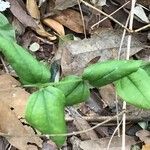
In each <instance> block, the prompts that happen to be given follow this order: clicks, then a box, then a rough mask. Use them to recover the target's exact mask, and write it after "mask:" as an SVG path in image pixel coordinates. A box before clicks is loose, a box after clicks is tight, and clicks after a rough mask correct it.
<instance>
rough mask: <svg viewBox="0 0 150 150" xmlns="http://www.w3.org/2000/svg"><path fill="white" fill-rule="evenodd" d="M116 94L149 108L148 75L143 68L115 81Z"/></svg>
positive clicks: (132, 102) (129, 101)
mask: <svg viewBox="0 0 150 150" xmlns="http://www.w3.org/2000/svg"><path fill="white" fill-rule="evenodd" d="M115 86H116V90H117V93H118V95H119V96H120V97H121V98H122V99H123V100H124V101H126V102H127V103H129V104H132V105H134V106H136V107H139V108H143V109H150V92H149V90H150V76H149V75H148V74H147V73H146V72H145V70H143V69H141V68H140V69H139V70H138V71H137V72H135V73H132V74H130V75H129V76H127V77H125V78H123V79H120V80H118V81H116V82H115Z"/></svg>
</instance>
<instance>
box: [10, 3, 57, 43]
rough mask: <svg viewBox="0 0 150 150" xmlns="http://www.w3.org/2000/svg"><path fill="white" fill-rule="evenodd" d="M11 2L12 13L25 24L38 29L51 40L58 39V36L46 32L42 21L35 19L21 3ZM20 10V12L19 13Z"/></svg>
mask: <svg viewBox="0 0 150 150" xmlns="http://www.w3.org/2000/svg"><path fill="white" fill-rule="evenodd" d="M8 1H9V2H10V4H11V7H10V10H11V12H12V14H13V15H14V16H15V17H16V18H17V19H18V20H19V21H20V22H21V23H22V24H23V25H24V26H25V27H30V28H32V29H33V30H35V31H36V33H37V34H39V35H40V36H43V37H46V38H48V39H49V40H50V41H51V40H56V36H54V35H51V34H50V33H48V32H46V31H45V29H44V28H43V26H42V25H41V23H39V21H38V22H37V21H36V20H34V19H33V18H32V17H31V16H30V15H28V14H27V13H26V11H25V10H24V8H23V7H22V6H21V5H20V3H19V2H18V1H16V0H8ZM18 12H19V13H18ZM32 15H33V14H32Z"/></svg>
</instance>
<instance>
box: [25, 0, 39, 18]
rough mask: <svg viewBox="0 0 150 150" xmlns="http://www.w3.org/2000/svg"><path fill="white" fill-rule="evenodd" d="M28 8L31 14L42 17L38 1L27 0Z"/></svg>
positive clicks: (34, 16)
mask: <svg viewBox="0 0 150 150" xmlns="http://www.w3.org/2000/svg"><path fill="white" fill-rule="evenodd" d="M26 8H27V10H28V12H29V14H30V15H31V16H32V17H33V18H35V19H38V20H39V19H40V11H39V9H38V6H37V1H36V0H27V1H26Z"/></svg>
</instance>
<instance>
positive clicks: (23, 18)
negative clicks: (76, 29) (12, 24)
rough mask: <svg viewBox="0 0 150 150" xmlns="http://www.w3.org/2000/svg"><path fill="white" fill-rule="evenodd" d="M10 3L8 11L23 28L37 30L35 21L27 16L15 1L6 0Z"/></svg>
mask: <svg viewBox="0 0 150 150" xmlns="http://www.w3.org/2000/svg"><path fill="white" fill-rule="evenodd" d="M8 1H9V2H10V6H11V7H10V10H11V12H12V14H13V15H14V16H15V17H16V18H17V19H18V20H19V21H20V22H21V23H22V24H23V25H24V26H25V27H32V28H38V25H37V23H36V22H35V20H34V19H33V18H32V17H31V16H29V15H28V14H27V13H26V11H25V10H24V9H23V8H22V6H21V5H20V4H19V2H18V1H16V0H8Z"/></svg>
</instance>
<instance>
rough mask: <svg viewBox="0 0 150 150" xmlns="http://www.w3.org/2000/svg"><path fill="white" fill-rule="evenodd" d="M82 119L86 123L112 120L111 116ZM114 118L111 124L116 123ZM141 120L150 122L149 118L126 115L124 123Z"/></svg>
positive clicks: (68, 118) (68, 119)
mask: <svg viewBox="0 0 150 150" xmlns="http://www.w3.org/2000/svg"><path fill="white" fill-rule="evenodd" d="M82 118H83V119H84V120H86V121H88V122H102V121H104V120H108V119H109V118H112V116H94V117H92V116H90V117H84V116H82ZM116 118H117V117H116ZM116 118H113V119H111V121H112V122H116ZM118 119H119V121H121V118H118ZM65 120H66V121H67V122H72V121H74V120H75V119H74V118H73V117H67V118H65ZM143 120H144V121H150V118H149V116H142V117H141V116H138V115H137V116H135V115H128V116H127V118H126V121H128V122H131V121H133V122H139V121H143Z"/></svg>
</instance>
